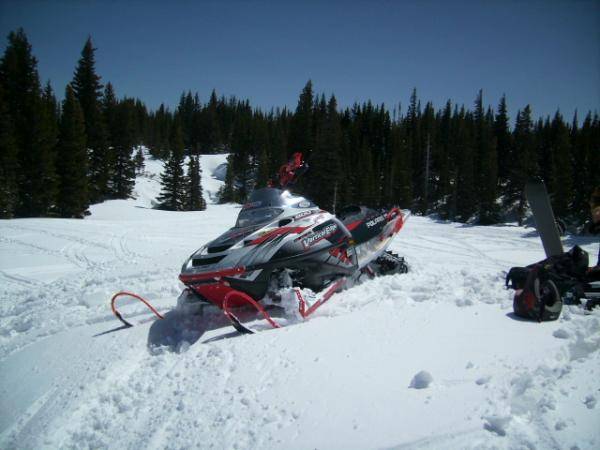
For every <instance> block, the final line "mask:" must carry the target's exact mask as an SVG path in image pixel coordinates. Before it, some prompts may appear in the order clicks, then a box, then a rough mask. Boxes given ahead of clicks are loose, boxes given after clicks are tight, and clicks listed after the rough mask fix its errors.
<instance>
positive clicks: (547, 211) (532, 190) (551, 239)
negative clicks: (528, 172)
mask: <svg viewBox="0 0 600 450" xmlns="http://www.w3.org/2000/svg"><path fill="white" fill-rule="evenodd" d="M525 197H527V201H528V202H529V206H531V210H532V211H533V218H534V219H535V227H536V229H537V231H538V233H539V234H540V238H541V239H542V244H543V245H544V251H545V252H546V257H550V256H554V255H560V254H562V253H564V250H563V246H562V242H561V241H560V234H559V232H558V228H557V226H556V219H555V218H554V212H553V211H552V205H551V204H550V197H549V196H548V191H547V190H546V185H545V184H544V183H543V182H542V181H530V182H528V183H527V184H526V185H525Z"/></svg>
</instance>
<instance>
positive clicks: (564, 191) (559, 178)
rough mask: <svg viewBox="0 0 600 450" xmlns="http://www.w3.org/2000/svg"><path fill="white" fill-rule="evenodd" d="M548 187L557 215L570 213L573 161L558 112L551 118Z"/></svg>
mask: <svg viewBox="0 0 600 450" xmlns="http://www.w3.org/2000/svg"><path fill="white" fill-rule="evenodd" d="M551 170H552V171H551V175H550V179H549V180H547V182H548V189H549V191H550V192H551V194H553V198H552V207H553V209H554V213H555V214H556V215H557V216H559V217H565V218H566V217H569V216H571V215H572V210H571V203H572V200H573V161H572V160H571V142H570V137H569V129H568V128H567V125H566V124H565V122H564V120H563V117H562V115H561V114H560V112H558V111H557V112H556V115H555V116H554V119H553V120H552V166H551Z"/></svg>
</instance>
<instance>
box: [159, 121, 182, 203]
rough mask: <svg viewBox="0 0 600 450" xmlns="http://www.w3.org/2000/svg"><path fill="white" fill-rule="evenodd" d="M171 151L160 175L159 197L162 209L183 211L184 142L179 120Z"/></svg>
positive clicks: (174, 132)
mask: <svg viewBox="0 0 600 450" xmlns="http://www.w3.org/2000/svg"><path fill="white" fill-rule="evenodd" d="M170 146H171V152H170V155H169V159H167V161H165V169H164V172H163V173H162V174H161V176H160V184H161V186H162V191H161V193H160V196H159V197H158V201H159V203H160V208H161V209H166V210H169V211H182V210H184V209H185V197H186V193H185V178H184V175H183V159H184V154H183V153H184V144H183V131H182V129H181V123H179V122H177V123H176V124H175V125H174V127H173V132H172V135H171V144H170Z"/></svg>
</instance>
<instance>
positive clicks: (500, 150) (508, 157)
mask: <svg viewBox="0 0 600 450" xmlns="http://www.w3.org/2000/svg"><path fill="white" fill-rule="evenodd" d="M494 136H495V137H496V153H497V155H498V163H497V165H498V178H500V180H501V181H502V182H504V183H505V182H506V180H507V178H508V176H509V173H510V171H509V167H510V164H511V161H512V158H513V143H512V135H511V134H510V126H509V118H508V108H507V106H506V95H503V96H502V98H501V99H500V103H499V104H498V110H497V113H496V117H495V121H494Z"/></svg>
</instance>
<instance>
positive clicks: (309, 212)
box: [293, 211, 315, 220]
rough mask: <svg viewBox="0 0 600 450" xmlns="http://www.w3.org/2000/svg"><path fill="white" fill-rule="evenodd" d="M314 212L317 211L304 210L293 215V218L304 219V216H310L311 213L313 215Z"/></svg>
mask: <svg viewBox="0 0 600 450" xmlns="http://www.w3.org/2000/svg"><path fill="white" fill-rule="evenodd" d="M314 213H315V211H303V212H301V213H300V214H296V215H295V216H294V217H293V219H294V220H298V219H302V218H303V217H307V216H310V215H312V214H314Z"/></svg>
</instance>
